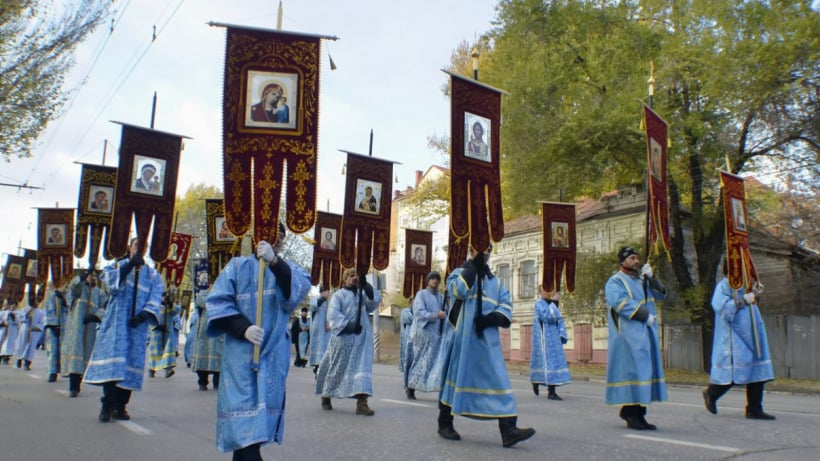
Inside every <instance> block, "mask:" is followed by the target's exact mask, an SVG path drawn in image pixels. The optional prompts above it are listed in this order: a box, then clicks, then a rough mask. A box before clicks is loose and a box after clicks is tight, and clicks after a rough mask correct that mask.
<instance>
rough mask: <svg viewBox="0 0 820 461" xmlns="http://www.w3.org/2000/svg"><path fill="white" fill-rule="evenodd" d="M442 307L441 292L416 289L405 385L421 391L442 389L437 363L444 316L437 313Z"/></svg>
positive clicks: (438, 364) (439, 369)
mask: <svg viewBox="0 0 820 461" xmlns="http://www.w3.org/2000/svg"><path fill="white" fill-rule="evenodd" d="M443 307H444V295H443V294H442V293H439V292H438V290H435V291H430V289H429V288H425V289H423V290H419V292H418V293H416V298H415V299H414V300H413V328H412V330H411V331H412V338H411V343H412V345H411V347H412V348H413V361H412V363H411V364H410V370H409V372H408V374H409V377H408V378H407V387H409V388H411V389H415V390H417V391H421V392H437V391H440V390H441V366H440V365H441V363H439V362H438V355H439V349H441V337H442V332H443V328H441V323H442V322H444V321H445V320H444V319H439V318H438V313H439V312H441V309H442V308H443Z"/></svg>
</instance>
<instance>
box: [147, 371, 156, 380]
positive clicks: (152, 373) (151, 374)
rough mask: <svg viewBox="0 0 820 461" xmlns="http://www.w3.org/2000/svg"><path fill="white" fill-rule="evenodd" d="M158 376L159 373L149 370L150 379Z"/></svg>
mask: <svg viewBox="0 0 820 461" xmlns="http://www.w3.org/2000/svg"><path fill="white" fill-rule="evenodd" d="M156 374H157V372H155V371H154V370H148V377H149V378H153V377H154V376H156Z"/></svg>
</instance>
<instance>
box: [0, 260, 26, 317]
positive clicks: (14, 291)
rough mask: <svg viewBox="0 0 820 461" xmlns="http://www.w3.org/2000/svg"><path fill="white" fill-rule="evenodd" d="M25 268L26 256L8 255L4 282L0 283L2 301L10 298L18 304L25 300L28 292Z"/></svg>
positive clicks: (0, 300) (0, 298)
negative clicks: (24, 297) (24, 296)
mask: <svg viewBox="0 0 820 461" xmlns="http://www.w3.org/2000/svg"><path fill="white" fill-rule="evenodd" d="M25 269H26V259H25V258H23V257H22V256H17V255H7V256H6V264H5V266H3V284H2V285H0V302H4V301H5V300H9V301H11V302H12V303H14V304H15V305H16V304H18V303H20V301H22V300H23V295H24V294H25V292H26V283H25V282H24V271H25Z"/></svg>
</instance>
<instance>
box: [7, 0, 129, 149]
mask: <svg viewBox="0 0 820 461" xmlns="http://www.w3.org/2000/svg"><path fill="white" fill-rule="evenodd" d="M112 3H113V2H111V1H110V0H78V1H75V2H71V4H70V5H66V6H64V7H63V8H54V5H53V2H50V1H42V0H20V1H3V2H2V5H0V155H2V156H3V158H4V159H5V160H6V161H7V162H9V161H11V159H12V158H14V157H18V158H23V157H29V156H31V149H32V147H33V146H34V144H35V142H36V141H37V138H38V136H39V135H40V133H41V132H42V131H43V130H44V129H45V128H46V125H48V123H49V122H50V121H52V120H54V119H56V118H57V117H58V116H59V115H60V110H61V108H62V107H63V105H64V104H65V102H66V100H67V99H68V96H69V93H68V92H66V91H65V90H64V89H63V84H64V79H65V76H66V73H67V72H68V71H69V70H70V69H71V66H72V64H73V63H74V60H73V52H74V49H75V48H76V47H77V45H78V44H79V43H81V42H82V41H83V40H84V39H85V38H87V37H88V35H89V34H90V33H92V32H93V31H94V29H96V28H97V26H99V25H100V23H101V22H103V21H104V20H105V19H106V18H108V17H109V14H110V12H111V8H112ZM54 11H60V12H59V13H55V12H54Z"/></svg>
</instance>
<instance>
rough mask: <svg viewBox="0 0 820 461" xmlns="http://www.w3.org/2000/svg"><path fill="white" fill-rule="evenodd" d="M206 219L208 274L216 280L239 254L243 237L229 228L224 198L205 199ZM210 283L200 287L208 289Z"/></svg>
mask: <svg viewBox="0 0 820 461" xmlns="http://www.w3.org/2000/svg"><path fill="white" fill-rule="evenodd" d="M205 220H206V224H207V228H208V230H207V233H208V264H207V269H208V275H209V276H210V280H216V277H217V276H218V275H219V272H221V271H222V268H223V267H225V264H228V261H230V260H231V258H233V257H234V255H236V254H239V250H240V248H241V245H240V243H241V242H240V239H241V238H238V237H236V236H235V235H234V234H233V233H232V232H231V231H230V229H229V228H228V220H227V218H226V217H225V206H224V202H223V201H222V199H210V198H209V199H206V200H205ZM197 277H198V275H197ZM209 285H210V283H206V284H205V287H204V288H200V289H203V290H204V289H207V288H208V286H209Z"/></svg>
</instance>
